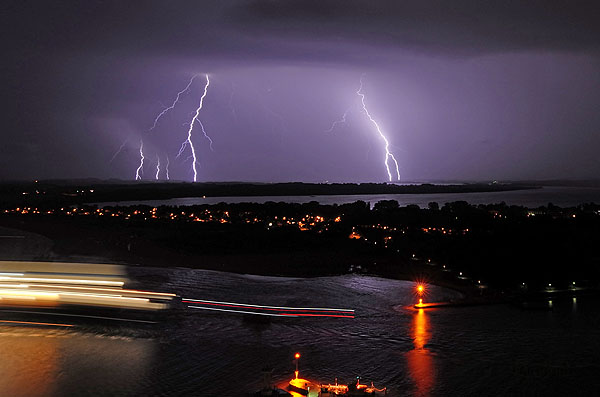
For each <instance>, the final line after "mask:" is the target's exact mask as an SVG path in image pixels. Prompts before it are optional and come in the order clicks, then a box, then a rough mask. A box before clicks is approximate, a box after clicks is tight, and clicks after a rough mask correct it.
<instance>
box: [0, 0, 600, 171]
mask: <svg viewBox="0 0 600 397" xmlns="http://www.w3.org/2000/svg"><path fill="white" fill-rule="evenodd" d="M4 8H5V11H6V12H5V13H4V14H5V15H6V16H7V17H8V18H5V19H6V20H5V21H3V26H4V27H5V31H6V33H5V34H4V35H3V44H4V47H3V48H5V53H4V56H3V60H2V62H3V66H4V67H3V70H5V72H4V73H3V78H4V79H5V84H3V87H4V89H3V90H2V104H1V106H2V109H3V115H4V116H5V117H4V126H3V129H2V137H1V138H2V145H0V179H3V180H9V179H34V178H81V177H97V178H120V179H128V180H131V179H133V177H134V176H135V175H136V170H138V167H139V166H140V150H142V149H143V155H144V164H143V167H142V169H140V170H139V171H138V174H139V175H140V177H141V178H144V179H148V180H152V179H155V178H156V177H157V175H158V176H159V179H167V174H168V175H169V177H170V179H171V180H187V181H191V180H193V179H194V174H196V175H197V176H196V178H197V180H198V181H230V180H238V181H310V182H313V181H317V182H318V181H332V182H333V181H376V182H383V181H387V180H388V179H389V175H388V173H387V172H386V171H387V170H386V167H384V165H383V164H382V159H384V158H385V159H386V160H387V161H388V165H389V167H390V174H391V176H392V177H393V178H392V179H396V168H395V164H394V162H393V161H392V160H393V159H395V160H396V161H397V165H398V170H397V171H398V172H399V173H400V174H401V176H402V180H403V181H424V180H491V179H546V178H553V179H554V178H593V177H597V176H598V175H600V156H598V154H597V152H598V149H599V148H600V133H599V132H600V112H598V110H597V107H598V105H597V104H598V103H600V62H599V59H600V58H599V54H600V51H599V50H600V48H599V46H600V24H598V23H597V21H598V19H599V18H600V11H599V6H598V4H597V2H593V1H575V2H573V1H527V2H493V3H491V4H489V3H488V2H481V1H467V0H456V1H452V2H447V1H441V0H436V1H431V0H430V1H427V0H426V1H396V0H369V1H366V0H365V1H362V0H347V1H335V0H319V1H317V0H288V1H275V0H247V1H242V0H227V1H225V0H221V1H217V0H214V1H213V0H207V1H202V2H196V1H179V2H163V1H158V0H156V1H145V2H142V3H139V2H123V1H111V0H109V1H92V0H90V1H85V2H80V1H66V2H59V3H56V2H45V1H12V0H10V1H8V3H7V4H6V5H5V7H4ZM363 73H366V75H365V77H364V80H363V82H364V83H365V88H368V90H367V89H365V90H364V91H362V92H363V93H365V94H366V98H365V102H366V104H367V106H368V113H369V115H370V116H371V117H366V116H365V113H364V110H363V109H362V107H361V104H360V98H358V99H359V101H358V103H357V92H356V91H357V83H358V82H359V81H360V78H361V76H362V75H363ZM205 74H208V75H210V92H209V94H208V95H207V96H206V97H205V98H204V107H203V109H202V111H201V115H200V117H201V120H202V125H200V124H196V125H195V126H194V121H192V123H191V124H190V120H193V119H194V118H195V117H194V115H195V114H196V110H197V108H198V102H199V100H200V98H201V97H202V94H203V90H204V83H205V82H204V79H203V78H202V76H204V75H205ZM195 75H198V76H197V77H196V78H195V79H193V76H195ZM188 83H189V85H188V86H187V87H186V84H188ZM184 88H185V89H184ZM182 89H184V90H183V91H182ZM348 109H349V111H348ZM341 115H345V122H344V123H337V124H335V126H333V127H334V128H331V127H332V123H334V122H335V121H336V120H340V117H341ZM372 120H374V121H376V123H377V125H378V126H379V127H380V130H381V131H383V132H384V133H385V137H386V139H388V141H389V146H388V149H389V153H390V154H391V155H392V156H394V157H393V158H391V157H389V156H388V154H387V153H386V151H385V145H384V144H383V141H382V138H381V136H380V135H379V134H378V133H376V132H375V131H374V125H373V123H372ZM196 127H197V128H198V131H196V130H195V128H196ZM200 127H203V128H205V131H207V132H209V133H210V138H211V139H212V145H209V144H207V140H206V138H205V137H204V136H203V134H202V131H201V130H200ZM149 128H150V130H151V131H150V132H148V130H149ZM191 129H194V130H193V131H192V134H191V138H190V139H191V141H190V142H188V143H187V145H186V146H188V147H189V146H190V145H191V144H193V145H195V146H194V149H195V153H194V152H193V153H192V154H193V156H192V158H188V157H186V156H187V155H188V154H189V153H187V152H186V155H181V156H180V157H179V158H177V159H176V158H175V156H176V155H177V153H178V149H179V148H180V145H181V143H182V141H184V140H185V139H186V137H188V136H189V134H188V132H189V130H191ZM196 132H198V133H196ZM140 140H142V141H143V148H141V146H140ZM121 146H122V147H121ZM211 146H214V151H212V150H211ZM189 149H192V148H191V147H190V148H189ZM189 149H186V150H187V151H188V152H189ZM113 156H114V157H113ZM194 156H196V159H194V158H193V157H194ZM169 158H170V160H169ZM195 160H197V161H195ZM159 161H160V162H161V164H160V166H159V164H158V162H159ZM166 167H168V168H166ZM196 167H197V168H196ZM194 168H195V169H194ZM144 170H145V171H146V172H143V171H144Z"/></svg>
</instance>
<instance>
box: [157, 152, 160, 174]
mask: <svg viewBox="0 0 600 397" xmlns="http://www.w3.org/2000/svg"><path fill="white" fill-rule="evenodd" d="M159 175H160V156H159V155H158V154H157V155H156V180H157V181H158V176H159Z"/></svg>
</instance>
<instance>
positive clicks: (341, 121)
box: [325, 106, 352, 132]
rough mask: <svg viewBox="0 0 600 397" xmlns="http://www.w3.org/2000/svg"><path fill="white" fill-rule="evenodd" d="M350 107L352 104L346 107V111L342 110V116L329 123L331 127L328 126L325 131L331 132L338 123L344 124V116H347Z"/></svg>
mask: <svg viewBox="0 0 600 397" xmlns="http://www.w3.org/2000/svg"><path fill="white" fill-rule="evenodd" d="M351 109H352V106H350V107H349V108H348V109H346V111H345V112H344V114H343V115H342V118H341V119H339V120H336V121H334V122H333V124H331V128H329V129H328V130H326V131H325V132H333V130H334V129H335V127H336V126H337V125H338V124H346V117H348V113H350V110H351Z"/></svg>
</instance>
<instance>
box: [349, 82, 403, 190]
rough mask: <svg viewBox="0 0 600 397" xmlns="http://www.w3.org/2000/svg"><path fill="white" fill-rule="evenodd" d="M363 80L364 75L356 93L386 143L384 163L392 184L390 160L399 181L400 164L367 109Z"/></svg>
mask: <svg viewBox="0 0 600 397" xmlns="http://www.w3.org/2000/svg"><path fill="white" fill-rule="evenodd" d="M363 78H364V74H363V75H362V76H361V77H360V87H359V88H358V91H356V94H357V95H358V96H359V97H360V102H361V104H362V108H363V111H364V112H365V114H366V115H367V117H368V118H369V120H370V121H371V123H373V125H374V126H375V129H377V132H378V133H379V136H380V137H381V139H383V141H384V142H385V161H384V163H385V169H386V170H387V174H388V178H389V180H390V182H391V181H392V173H391V171H390V165H389V161H390V159H391V160H392V161H393V163H394V166H395V169H396V176H397V180H400V169H399V167H398V162H397V161H396V158H395V157H394V155H393V154H392V153H391V152H390V142H389V141H388V139H387V138H386V136H385V135H384V134H383V132H382V131H381V128H379V124H377V122H376V121H375V119H373V117H372V116H371V114H370V113H369V110H368V109H367V105H366V104H365V94H363V92H362V89H363Z"/></svg>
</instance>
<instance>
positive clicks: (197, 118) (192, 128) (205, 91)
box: [177, 74, 212, 182]
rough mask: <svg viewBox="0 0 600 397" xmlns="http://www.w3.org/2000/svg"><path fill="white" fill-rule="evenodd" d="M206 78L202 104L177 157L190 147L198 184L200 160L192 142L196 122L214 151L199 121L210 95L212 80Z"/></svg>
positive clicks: (195, 178) (191, 122)
mask: <svg viewBox="0 0 600 397" xmlns="http://www.w3.org/2000/svg"><path fill="white" fill-rule="evenodd" d="M205 76H206V85H205V86H204V93H203V94H202V97H200V104H199V105H198V108H197V109H196V114H194V117H193V118H192V121H190V127H189V129H188V135H187V139H186V140H185V141H183V143H182V144H181V148H180V149H179V153H178V154H177V157H179V156H181V154H182V153H183V151H184V150H185V148H186V147H187V146H189V147H190V151H191V152H192V159H193V163H192V170H193V171H194V182H196V181H197V180H198V170H197V168H196V166H197V164H198V158H197V156H196V148H195V147H194V143H193V142H192V131H193V130H194V124H195V123H196V122H198V124H200V126H201V128H202V132H203V134H204V137H205V138H206V139H208V141H209V142H210V144H211V150H212V140H211V139H210V137H209V136H208V135H207V134H206V131H205V130H204V126H203V125H202V122H201V121H200V119H199V116H200V111H201V110H202V107H203V106H204V98H206V94H207V93H208V86H209V85H210V79H209V78H208V74H206V75H205Z"/></svg>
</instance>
